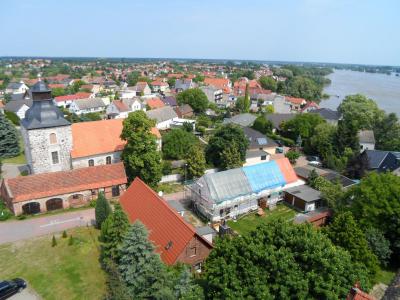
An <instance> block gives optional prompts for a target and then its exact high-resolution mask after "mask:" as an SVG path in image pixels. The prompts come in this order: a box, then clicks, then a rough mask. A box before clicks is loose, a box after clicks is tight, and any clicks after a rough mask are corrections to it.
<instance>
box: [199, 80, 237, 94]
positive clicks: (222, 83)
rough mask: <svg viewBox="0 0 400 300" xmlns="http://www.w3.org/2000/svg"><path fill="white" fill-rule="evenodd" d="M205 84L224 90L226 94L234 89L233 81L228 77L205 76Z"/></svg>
mask: <svg viewBox="0 0 400 300" xmlns="http://www.w3.org/2000/svg"><path fill="white" fill-rule="evenodd" d="M204 84H206V85H211V86H213V87H215V88H217V89H219V90H222V91H223V92H224V93H225V94H229V93H231V91H232V82H231V81H230V80H229V79H227V78H209V77H206V78H204Z"/></svg>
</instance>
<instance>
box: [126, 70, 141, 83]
mask: <svg viewBox="0 0 400 300" xmlns="http://www.w3.org/2000/svg"><path fill="white" fill-rule="evenodd" d="M139 77H140V73H139V72H137V71H133V72H131V73H129V74H128V76H127V82H128V85H129V86H134V85H136V83H137V82H138V80H139Z"/></svg>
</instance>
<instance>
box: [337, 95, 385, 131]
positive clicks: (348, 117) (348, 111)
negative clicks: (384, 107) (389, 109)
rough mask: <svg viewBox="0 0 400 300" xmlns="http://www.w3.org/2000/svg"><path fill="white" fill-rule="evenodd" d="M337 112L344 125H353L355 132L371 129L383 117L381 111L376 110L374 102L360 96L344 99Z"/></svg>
mask: <svg viewBox="0 0 400 300" xmlns="http://www.w3.org/2000/svg"><path fill="white" fill-rule="evenodd" d="M338 111H339V112H340V113H341V115H342V119H343V120H344V122H345V123H347V122H350V121H351V122H352V123H353V126H355V128H356V131H358V130H360V129H373V128H374V124H375V123H376V122H377V121H378V120H381V119H382V117H383V111H381V110H380V109H379V108H378V106H377V105H376V103H375V101H374V100H372V99H369V98H367V97H365V96H364V95H360V94H357V95H351V96H347V97H346V98H344V99H343V101H342V103H341V104H340V105H339V107H338Z"/></svg>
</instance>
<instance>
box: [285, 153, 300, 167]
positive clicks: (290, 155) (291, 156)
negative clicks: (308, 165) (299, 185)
mask: <svg viewBox="0 0 400 300" xmlns="http://www.w3.org/2000/svg"><path fill="white" fill-rule="evenodd" d="M285 157H287V159H288V160H289V161H290V163H291V164H292V165H294V164H295V163H296V161H297V159H298V158H299V157H300V153H299V152H297V151H295V150H289V151H288V152H286V153H285Z"/></svg>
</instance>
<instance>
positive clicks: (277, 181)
mask: <svg viewBox="0 0 400 300" xmlns="http://www.w3.org/2000/svg"><path fill="white" fill-rule="evenodd" d="M242 170H243V172H244V174H245V175H246V177H247V180H248V182H249V184H250V186H251V189H252V190H253V192H255V193H258V192H260V191H262V190H265V189H272V188H276V187H278V186H284V185H285V184H286V180H285V178H284V177H283V174H282V171H281V169H280V168H279V166H278V164H277V163H276V162H275V161H270V162H266V163H262V164H257V165H253V166H247V167H243V168H242Z"/></svg>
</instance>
